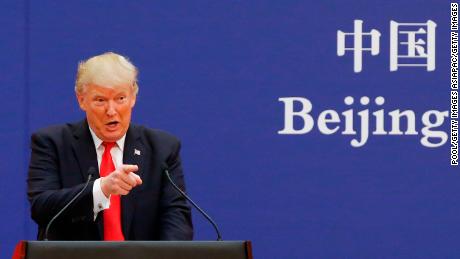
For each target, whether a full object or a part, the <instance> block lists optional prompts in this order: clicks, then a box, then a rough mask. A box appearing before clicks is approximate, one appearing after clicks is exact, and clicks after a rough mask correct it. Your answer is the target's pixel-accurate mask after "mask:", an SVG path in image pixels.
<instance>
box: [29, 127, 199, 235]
mask: <svg viewBox="0 0 460 259" xmlns="http://www.w3.org/2000/svg"><path fill="white" fill-rule="evenodd" d="M31 148H32V155H31V159H30V166H29V175H28V179H27V183H28V198H29V201H30V204H31V213H32V219H33V220H35V222H37V224H38V226H39V231H38V239H39V240H41V239H43V238H44V232H45V228H46V225H47V224H48V222H49V221H50V220H51V218H52V217H53V216H54V215H55V214H56V213H57V212H58V211H59V210H60V209H62V208H63V207H64V206H65V204H66V203H67V202H68V201H70V200H71V199H72V198H73V197H74V196H75V195H76V194H77V193H78V192H79V191H81V190H82V188H83V186H84V183H85V182H86V180H87V179H88V169H89V168H90V167H94V168H95V169H96V171H99V170H98V163H97V155H96V149H95V147H94V143H93V139H92V137H91V133H90V131H89V128H88V123H87V122H86V120H84V121H82V122H79V123H75V124H65V125H60V126H52V127H49V128H45V129H42V130H39V131H38V132H36V133H34V134H33V135H32V143H31ZM135 149H137V150H139V151H140V155H138V154H135V153H134V150H135ZM179 150H180V142H179V141H178V139H176V138H175V137H174V136H172V135H171V134H168V133H166V132H163V131H159V130H153V129H148V128H145V127H142V126H137V125H133V124H131V126H130V127H129V129H128V132H127V133H126V139H125V147H124V150H123V163H124V164H136V165H138V166H139V171H138V172H137V173H138V174H139V176H140V177H141V179H142V181H143V184H142V185H140V186H137V187H135V188H133V190H131V192H130V193H129V194H128V195H126V196H121V210H122V230H123V233H124V236H125V239H126V240H191V239H192V238H193V228H192V221H191V212H190V207H189V205H188V204H187V203H186V201H185V199H183V198H182V197H181V196H180V194H178V193H177V191H176V190H174V189H173V187H172V186H171V184H170V183H169V182H168V181H167V178H166V176H165V175H164V173H163V172H162V167H161V165H162V163H166V164H167V165H168V167H169V171H170V174H171V176H172V178H173V180H174V181H175V182H176V183H177V185H178V186H179V187H180V188H181V189H184V188H185V184H184V176H183V174H182V166H181V160H180V157H179ZM97 178H99V174H98V175H97V176H96V177H94V178H93V180H92V181H90V183H89V186H88V187H87V189H86V190H85V191H84V192H83V193H82V195H81V196H80V197H79V198H78V199H77V200H75V202H74V203H73V205H71V206H70V207H68V208H67V210H66V211H65V212H64V213H63V214H62V215H61V216H60V217H59V218H58V219H57V220H56V221H55V222H54V223H53V225H52V226H51V228H50V231H49V235H48V239H50V240H102V239H103V223H102V213H99V214H98V216H97V218H96V221H93V215H94V214H93V193H92V189H93V183H94V179H97Z"/></svg>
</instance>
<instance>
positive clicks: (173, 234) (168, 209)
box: [160, 140, 193, 240]
mask: <svg viewBox="0 0 460 259" xmlns="http://www.w3.org/2000/svg"><path fill="white" fill-rule="evenodd" d="M180 146H181V145H180V142H179V141H178V140H177V141H175V144H174V145H173V150H172V152H171V153H170V155H169V157H168V158H167V161H166V162H167V165H168V168H169V172H170V175H171V178H172V180H173V181H174V182H175V183H176V185H177V186H178V187H179V188H180V189H181V190H183V191H184V192H185V181H184V174H183V173H182V164H181V159H180V155H179V152H180ZM160 207H161V210H160V211H161V215H160V226H161V231H160V239H161V240H191V239H193V227H192V219H191V210H190V206H189V205H188V204H187V201H186V200H185V198H184V197H182V195H181V194H179V192H178V191H177V190H175V189H174V187H173V186H172V185H171V183H170V182H169V181H168V179H167V177H166V176H165V175H163V177H162V190H161V198H160Z"/></svg>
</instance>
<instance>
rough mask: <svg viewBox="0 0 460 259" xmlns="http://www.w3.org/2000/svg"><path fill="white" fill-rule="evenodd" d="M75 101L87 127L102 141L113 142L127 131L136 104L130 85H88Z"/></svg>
mask: <svg viewBox="0 0 460 259" xmlns="http://www.w3.org/2000/svg"><path fill="white" fill-rule="evenodd" d="M77 99H78V103H79V104H80V108H81V109H82V110H83V111H85V112H86V118H87V119H88V124H89V126H90V127H91V129H92V130H93V131H94V133H96V135H97V137H98V138H100V139H101V140H102V141H106V142H115V141H117V140H119V139H120V138H121V137H123V135H124V134H125V133H126V131H128V127H129V123H130V121H131V111H132V109H133V107H134V104H135V103H136V95H135V94H134V91H133V88H132V86H131V85H128V84H126V85H120V86H117V87H113V88H108V87H102V86H99V85H95V84H89V85H86V87H85V89H84V91H83V93H81V94H77Z"/></svg>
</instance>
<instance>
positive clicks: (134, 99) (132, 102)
mask: <svg viewBox="0 0 460 259" xmlns="http://www.w3.org/2000/svg"><path fill="white" fill-rule="evenodd" d="M132 97H133V98H132V99H131V109H132V108H134V105H135V104H136V98H137V94H135V93H132Z"/></svg>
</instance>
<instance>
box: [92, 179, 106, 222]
mask: <svg viewBox="0 0 460 259" xmlns="http://www.w3.org/2000/svg"><path fill="white" fill-rule="evenodd" d="M109 207H110V196H109V197H108V198H107V197H105V195H104V192H102V189H101V178H98V179H96V181H94V184H93V212H94V219H93V220H96V217H97V214H98V213H99V212H101V211H103V210H105V209H108V208H109Z"/></svg>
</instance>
